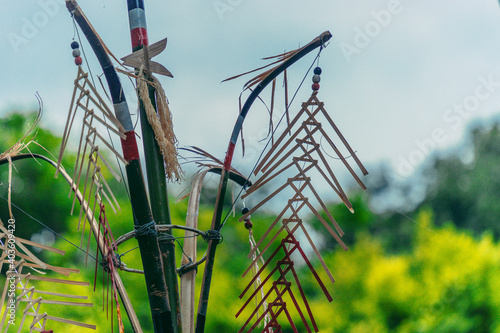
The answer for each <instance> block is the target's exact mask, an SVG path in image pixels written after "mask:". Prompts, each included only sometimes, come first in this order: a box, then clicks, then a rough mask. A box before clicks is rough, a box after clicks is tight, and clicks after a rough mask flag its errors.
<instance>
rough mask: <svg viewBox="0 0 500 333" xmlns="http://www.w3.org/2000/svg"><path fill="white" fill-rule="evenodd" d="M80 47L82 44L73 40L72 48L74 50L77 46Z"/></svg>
mask: <svg viewBox="0 0 500 333" xmlns="http://www.w3.org/2000/svg"><path fill="white" fill-rule="evenodd" d="M79 47H80V45H79V44H78V42H73V43H71V48H72V49H73V50H74V49H77V48H79Z"/></svg>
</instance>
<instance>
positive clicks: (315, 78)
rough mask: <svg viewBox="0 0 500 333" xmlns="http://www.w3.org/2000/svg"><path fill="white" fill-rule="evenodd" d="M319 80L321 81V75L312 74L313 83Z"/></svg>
mask: <svg viewBox="0 0 500 333" xmlns="http://www.w3.org/2000/svg"><path fill="white" fill-rule="evenodd" d="M319 81H321V76H319V75H318V74H316V75H314V76H313V82H314V83H319Z"/></svg>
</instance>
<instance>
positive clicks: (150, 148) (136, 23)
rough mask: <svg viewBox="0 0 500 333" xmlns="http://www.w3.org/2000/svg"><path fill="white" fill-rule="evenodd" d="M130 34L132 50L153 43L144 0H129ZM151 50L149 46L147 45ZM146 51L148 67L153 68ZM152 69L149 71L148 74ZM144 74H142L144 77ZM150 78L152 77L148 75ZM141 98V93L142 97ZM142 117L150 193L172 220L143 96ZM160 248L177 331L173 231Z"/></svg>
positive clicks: (162, 217) (158, 213)
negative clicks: (149, 34)
mask: <svg viewBox="0 0 500 333" xmlns="http://www.w3.org/2000/svg"><path fill="white" fill-rule="evenodd" d="M127 6H128V13H129V25H130V37H131V41H132V51H133V52H135V51H138V50H141V49H143V48H144V47H145V46H146V47H147V46H148V45H149V41H148V31H147V24H146V15H145V10H144V2H143V0H127ZM146 51H147V49H146ZM147 55H148V54H147V52H145V60H144V61H145V65H146V69H148V68H149V66H148V61H149V59H147ZM150 74H151V73H148V72H147V71H146V75H147V76H149V75H150ZM141 79H142V78H139V80H141ZM148 79H151V78H150V77H148ZM148 89H149V98H150V100H151V103H152V104H153V106H154V107H155V109H156V103H155V88H154V87H153V86H152V85H148ZM139 98H140V97H139ZM139 109H140V117H141V128H142V142H143V145H144V154H145V158H146V172H147V179H148V189H149V197H150V202H151V209H152V213H153V218H154V219H155V221H156V223H158V224H171V218H170V211H169V207H168V193H167V182H166V177H165V166H164V162H163V156H162V154H161V151H160V147H159V145H158V143H157V141H156V138H155V135H154V133H153V129H152V128H151V125H150V124H149V121H148V119H147V115H146V110H145V106H144V103H143V101H142V100H140V106H139ZM158 240H159V246H160V252H161V255H162V259H163V260H162V262H163V274H164V276H165V281H166V286H167V295H168V301H169V304H170V311H171V316H172V324H173V332H174V333H178V332H181V331H182V324H181V314H180V301H179V286H178V278H177V271H176V262H175V243H174V238H173V237H172V231H171V230H169V231H166V232H165V233H164V234H163V235H160V237H159V238H158Z"/></svg>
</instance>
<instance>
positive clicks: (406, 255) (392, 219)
mask: <svg viewBox="0 0 500 333" xmlns="http://www.w3.org/2000/svg"><path fill="white" fill-rule="evenodd" d="M30 119H33V116H29V117H25V116H22V115H21V114H19V113H10V114H9V115H8V116H6V117H5V118H4V119H2V120H0V133H1V139H0V152H3V151H5V150H6V149H8V148H9V147H10V146H11V145H12V144H14V143H15V142H16V141H17V140H18V138H20V137H21V136H22V135H24V132H25V131H26V129H27V124H28V123H29V122H30ZM34 140H36V141H37V142H38V143H40V144H41V145H43V146H44V147H45V148H46V149H47V151H48V152H50V153H52V154H53V155H56V154H57V152H58V149H59V144H60V138H59V137H58V135H57V134H53V133H51V132H50V131H48V130H46V129H39V130H38V132H37V134H36V136H35V138H34ZM461 147H462V148H460V149H457V150H456V151H455V152H448V153H447V154H442V155H435V156H433V157H431V159H430V160H429V163H427V164H426V165H427V166H426V167H425V169H423V170H422V171H421V173H420V176H415V178H413V179H411V180H409V181H407V182H402V181H399V180H397V179H396V178H394V177H393V176H392V175H391V172H392V171H391V170H390V168H387V167H384V166H383V165H382V166H380V167H379V168H378V169H377V168H376V170H371V171H372V172H371V174H370V175H369V176H368V177H366V178H365V179H366V181H367V184H368V191H366V192H364V193H360V192H356V191H351V193H350V198H351V199H352V200H351V201H352V203H353V206H354V208H355V210H356V213H355V214H351V213H349V212H348V210H347V209H346V208H345V207H344V206H343V205H340V204H338V203H330V205H329V209H330V211H331V212H332V215H333V216H334V217H335V218H336V220H337V221H339V223H340V225H341V227H342V228H343V229H344V231H345V233H346V236H345V238H344V239H345V242H346V243H347V245H348V246H349V247H350V250H349V251H347V252H345V251H343V250H342V249H341V248H339V247H338V246H337V245H336V243H335V241H334V240H333V238H329V237H327V236H325V235H323V234H321V233H318V235H317V237H318V238H319V239H318V243H320V244H322V247H321V251H322V253H323V255H324V258H325V261H326V263H327V265H328V266H329V267H330V268H331V271H332V273H333V276H334V277H335V279H336V283H334V284H332V285H328V286H327V288H328V290H329V292H330V293H331V295H332V296H333V301H332V302H331V303H329V302H328V301H327V300H326V298H325V296H324V295H323V294H322V292H321V291H320V290H319V288H318V286H317V283H316V281H315V280H314V277H313V276H312V274H310V273H309V272H308V269H307V267H304V266H300V265H299V268H298V269H299V271H300V275H301V281H302V283H303V287H304V290H305V292H306V293H307V295H308V300H309V301H310V304H311V306H312V309H313V313H314V316H315V318H316V320H317V322H318V326H319V328H320V332H450V333H451V332H500V245H499V243H498V239H499V237H500V224H499V223H498V222H497V221H498V219H499V218H500V206H499V205H497V204H496V200H497V198H498V197H499V195H500V163H499V162H500V158H499V156H500V148H499V147H500V125H499V124H498V123H497V122H495V121H493V120H492V121H490V122H489V123H488V124H477V125H475V126H472V127H471V129H470V131H469V135H468V137H467V139H466V142H465V143H464V144H462V145H461ZM30 150H31V151H33V152H39V153H42V154H45V155H48V152H47V151H45V150H43V149H42V148H40V147H39V146H37V145H35V144H32V145H30ZM73 163H74V156H68V157H66V160H65V161H64V165H65V166H66V167H69V166H72V165H73ZM7 171H8V168H7V167H6V166H5V165H4V166H0V177H1V178H0V197H1V198H0V218H1V219H2V220H3V221H5V220H6V219H8V211H7V205H6V200H5V199H6V198H7V184H8V172H7ZM187 179H188V177H187ZM111 183H113V182H111ZM12 186H13V199H12V200H13V202H14V203H15V204H16V206H18V207H19V208H20V209H22V210H20V209H18V208H15V209H14V215H15V216H16V223H17V225H18V228H17V230H16V235H17V236H18V237H23V238H28V239H29V238H30V237H31V235H33V234H42V233H43V231H44V230H45V227H43V226H42V225H40V224H39V223H38V222H37V221H35V219H36V220H38V221H40V222H43V223H44V224H46V225H47V226H49V227H50V228H51V230H52V231H54V232H57V233H58V234H60V235H61V236H62V237H64V239H63V238H62V237H55V243H54V245H53V246H54V247H57V248H60V249H63V250H65V251H67V253H66V255H65V256H59V255H56V254H48V253H41V254H40V255H41V256H44V260H46V261H47V262H50V263H51V264H53V265H56V266H57V265H59V266H64V267H74V268H79V269H80V270H81V274H80V275H79V276H76V277H75V279H78V280H86V281H90V282H93V279H94V267H95V261H93V260H92V259H90V260H89V265H88V266H87V267H85V266H84V262H85V254H84V253H83V251H82V249H78V248H77V247H75V245H74V244H76V245H79V242H80V234H79V233H78V232H76V225H77V224H78V214H74V216H70V215H69V212H70V210H71V202H72V199H70V198H68V193H69V192H68V190H69V188H68V186H67V184H66V183H65V182H64V180H62V179H54V169H53V168H51V167H49V166H47V165H45V164H39V163H37V162H35V161H33V160H26V161H22V162H21V161H20V162H15V170H14V178H13V185H12ZM113 186H114V193H115V195H117V197H118V198H119V199H118V200H119V202H120V205H121V207H122V210H121V211H120V212H119V213H118V214H117V215H113V214H112V213H111V212H108V216H109V219H110V221H111V224H112V228H113V232H114V234H115V237H116V236H118V235H121V234H123V233H125V232H127V231H129V230H131V229H132V225H133V223H132V219H131V211H130V206H129V205H128V203H127V195H126V192H125V191H124V189H123V186H121V185H117V184H114V185H113ZM422 186H423V187H424V191H423V192H422V193H423V195H422V196H421V197H420V198H417V199H415V196H412V195H411V193H412V189H413V188H415V187H419V188H422ZM206 191H207V193H206V196H205V198H206V199H205V200H204V201H203V205H202V207H201V209H200V215H199V220H200V229H202V230H204V229H208V228H209V225H210V221H211V214H212V213H211V209H212V208H211V205H212V203H211V199H210V198H212V196H211V195H210V188H207V189H206ZM395 197H399V198H401V197H403V198H408V199H407V200H403V201H401V200H393V199H391V198H395ZM396 201H397V203H395V202H396ZM186 207H187V200H186V199H184V200H181V201H179V202H175V201H172V202H171V203H170V209H171V214H172V219H173V222H174V223H175V224H184V223H185V212H186ZM28 214H29V216H28ZM237 218H238V216H236V217H235V218H232V219H231V220H230V221H229V222H228V223H227V226H226V227H225V229H224V242H223V243H222V244H221V246H220V250H219V252H218V255H217V258H216V268H215V269H216V273H215V276H214V280H213V287H212V289H211V290H212V293H211V296H210V297H211V304H210V305H209V317H208V321H207V331H208V332H236V331H237V330H238V329H239V328H240V327H241V325H242V324H243V323H244V321H245V315H242V317H240V318H235V316H234V314H235V313H236V312H237V311H238V310H239V308H240V307H241V306H242V305H243V303H244V300H240V299H239V298H238V296H239V293H240V292H241V291H242V290H243V288H244V287H245V285H246V283H248V281H249V277H245V278H242V277H241V275H242V273H243V272H244V271H245V269H246V268H247V265H248V264H249V261H248V259H247V258H246V254H247V253H248V250H249V245H248V231H247V230H246V229H245V228H244V226H243V225H242V224H241V223H239V222H238V221H237ZM273 219H274V217H273V216H271V215H269V216H268V215H264V214H258V215H254V216H253V218H252V221H253V223H254V232H255V234H256V235H259V234H262V230H265V229H266V228H267V227H266V225H269V223H270V222H271V221H273ZM309 223H310V224H311V226H312V227H315V228H317V229H318V230H320V228H319V221H317V220H315V219H314V218H311V219H310V221H309ZM175 236H177V237H179V248H180V246H182V238H181V237H182V236H183V233H180V232H177V233H176V234H175ZM49 238H50V237H49ZM68 241H71V242H72V244H70V243H69V242H68ZM200 243H203V241H201V240H200ZM136 246H137V244H136V243H135V240H132V241H130V242H128V243H127V244H126V245H125V246H124V247H123V248H120V253H124V256H123V257H122V259H123V261H124V262H126V263H127V265H128V266H130V267H136V268H140V260H139V258H140V257H139V253H138V251H137V250H134V248H135V247H136ZM203 246H204V245H203V244H202V245H200V249H199V254H198V255H199V257H201V256H202V255H203V253H204V250H205V248H204V247H203ZM91 248H93V249H94V250H93V251H91V252H92V253H91V254H92V255H95V244H94V243H92V245H91ZM129 250H130V252H128V251H129ZM177 253H178V259H177V260H178V262H180V258H181V257H180V255H181V251H177ZM311 261H312V262H313V264H314V265H315V267H316V268H317V271H318V272H319V274H320V276H321V277H322V279H323V281H327V278H326V274H325V273H324V271H323V270H322V269H321V267H320V265H319V263H318V262H317V261H316V260H315V259H313V258H311ZM200 273H201V271H200ZM121 275H122V277H123V279H124V281H125V284H126V286H127V287H128V291H129V293H130V297H131V298H132V300H133V302H134V304H135V309H136V311H137V312H138V315H139V318H140V320H141V322H142V324H143V327H144V329H145V332H151V331H152V328H151V324H150V322H149V311H148V309H149V305H148V300H147V297H145V293H146V290H145V286H144V279H143V276H141V275H136V274H131V273H123V274H121ZM201 275H202V274H198V278H201ZM0 279H1V278H0ZM97 281H98V286H97V290H96V291H95V292H94V291H93V290H92V287H89V288H85V289H81V288H80V289H78V288H73V287H72V288H69V289H74V290H72V291H74V292H75V293H80V294H81V293H84V294H86V295H88V296H89V297H90V300H89V301H90V302H93V303H95V304H94V307H93V308H83V309H75V308H73V307H58V306H55V305H54V306H50V307H49V306H47V308H46V311H47V312H48V313H50V314H51V315H54V316H60V317H67V318H72V319H75V320H80V321H84V322H88V323H94V324H97V325H98V329H97V332H110V325H111V319H110V317H108V316H107V315H106V306H107V305H106V304H108V305H109V302H106V296H104V295H105V293H106V281H105V280H104V282H103V275H102V270H101V269H99V272H98V278H97ZM3 283H4V282H3V280H1V281H0V285H3ZM198 285H199V284H198ZM49 287H50V286H47V288H49ZM69 289H68V290H69ZM103 309H104V310H103ZM109 312H111V309H109ZM122 312H123V310H122ZM293 316H295V319H296V323H299V322H300V319H299V318H298V315H297V314H296V313H293ZM124 322H125V324H126V325H127V326H126V332H129V331H131V329H130V327H129V326H128V323H127V320H126V318H125V320H124ZM114 324H115V325H114V326H115V329H116V322H115V323H114ZM50 328H51V329H53V330H54V331H55V332H57V333H59V332H90V330H84V329H79V328H72V327H69V328H68V326H64V325H62V324H57V323H53V325H51V327H50ZM283 331H284V332H291V328H290V327H288V326H287V325H285V326H284V330H283ZM299 331H301V332H303V330H301V327H300V325H299Z"/></svg>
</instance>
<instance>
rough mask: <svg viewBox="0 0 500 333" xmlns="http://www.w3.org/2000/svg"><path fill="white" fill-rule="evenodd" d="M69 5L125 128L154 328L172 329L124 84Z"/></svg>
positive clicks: (159, 331)
mask: <svg viewBox="0 0 500 333" xmlns="http://www.w3.org/2000/svg"><path fill="white" fill-rule="evenodd" d="M66 7H67V8H68V10H69V11H70V13H71V14H72V15H73V18H74V19H75V20H76V22H77V23H78V25H79V26H80V28H81V29H82V31H83V33H84V34H85V36H86V37H87V39H88V41H89V44H90V45H91V47H92V49H93V50H94V53H95V54H96V56H97V59H98V60H99V63H100V64H101V67H102V69H103V72H104V75H105V77H106V80H107V82H108V86H109V90H110V93H111V97H112V100H113V106H114V109H115V114H116V117H117V118H118V120H120V123H121V124H122V125H123V127H124V128H125V131H126V132H125V135H126V139H122V141H121V143H122V149H123V155H124V158H125V159H126V160H127V162H128V164H127V166H126V173H127V180H128V184H129V190H130V200H131V205H132V211H133V213H134V227H135V228H136V238H137V241H138V243H139V250H140V253H141V259H142V264H143V267H144V276H145V280H146V287H147V290H148V298H149V306H150V310H151V316H152V321H153V327H154V332H155V333H164V332H171V331H172V317H171V314H170V308H169V304H168V302H167V300H166V295H167V293H166V287H165V278H164V276H163V273H162V258H161V255H160V249H159V247H158V237H157V233H156V228H155V225H156V223H155V221H154V220H153V216H152V214H151V208H150V206H149V202H148V198H147V192H146V186H145V183H144V178H143V174H142V170H141V164H140V159H139V150H138V148H137V143H136V139H135V132H134V127H133V123H132V119H131V117H130V112H129V109H128V105H127V102H126V100H125V95H124V93H123V88H122V86H121V83H120V80H119V78H118V75H117V73H116V70H115V68H114V66H113V64H112V62H111V60H110V58H109V56H108V54H107V53H106V48H105V46H104V44H103V42H102V41H101V39H100V38H99V36H98V35H97V33H96V32H95V30H94V29H93V27H92V25H91V24H90V22H89V21H88V19H87V18H86V17H85V15H84V14H83V12H82V11H81V9H80V8H79V6H78V3H77V2H76V0H66Z"/></svg>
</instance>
